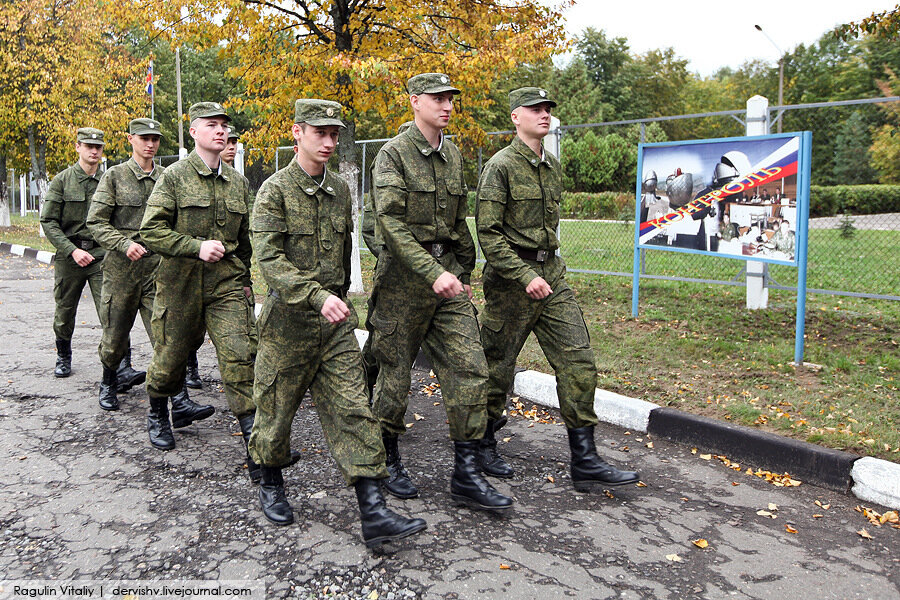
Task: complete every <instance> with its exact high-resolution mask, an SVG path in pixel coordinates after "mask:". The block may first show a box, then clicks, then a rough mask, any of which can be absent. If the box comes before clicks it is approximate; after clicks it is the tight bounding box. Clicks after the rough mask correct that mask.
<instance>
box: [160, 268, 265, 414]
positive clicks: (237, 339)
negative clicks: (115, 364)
mask: <svg viewBox="0 0 900 600" xmlns="http://www.w3.org/2000/svg"><path fill="white" fill-rule="evenodd" d="M243 274H244V266H243V263H241V262H240V260H239V259H238V258H237V257H236V256H234V255H233V254H229V255H226V256H225V257H224V258H223V259H222V260H220V261H219V262H217V263H206V262H203V261H201V260H200V259H198V258H188V257H163V258H162V259H161V261H160V265H159V271H158V273H157V276H156V299H155V301H154V303H153V316H152V317H151V319H150V329H151V330H152V336H153V358H152V359H151V360H150V366H149V367H148V368H147V393H148V394H149V395H150V396H151V397H155V398H162V397H166V396H174V395H176V394H178V393H179V392H180V391H181V388H182V386H183V385H184V374H185V369H186V367H187V358H188V354H189V353H190V352H191V351H192V350H195V349H197V348H199V347H200V345H201V344H203V335H204V332H207V331H208V332H209V337H210V339H211V340H212V342H213V344H214V345H215V347H216V357H217V358H218V360H219V372H220V373H221V374H222V383H223V385H224V387H225V398H226V400H228V407H229V408H230V409H231V412H232V413H234V415H235V416H237V417H242V416H244V415H247V414H250V413H252V412H253V411H254V408H255V407H254V404H253V359H254V356H255V355H256V327H255V325H254V320H253V319H254V317H253V309H254V307H253V302H252V301H251V300H249V299H248V298H247V297H246V296H245V295H244V290H243V284H242V277H243Z"/></svg>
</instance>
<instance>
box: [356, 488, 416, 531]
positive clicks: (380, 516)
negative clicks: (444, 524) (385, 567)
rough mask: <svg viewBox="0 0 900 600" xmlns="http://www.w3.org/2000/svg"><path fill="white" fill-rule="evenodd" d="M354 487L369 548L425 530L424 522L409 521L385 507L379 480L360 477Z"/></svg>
mask: <svg viewBox="0 0 900 600" xmlns="http://www.w3.org/2000/svg"><path fill="white" fill-rule="evenodd" d="M354 487H355V488H356V500H357V501H358V502H359V514H360V516H361V517H362V535H363V541H364V542H365V543H366V547H367V548H374V547H376V546H380V545H381V544H383V543H385V542H390V541H393V540H399V539H402V538H405V537H406V536H408V535H412V534H414V533H418V532H420V531H422V530H423V529H425V527H426V525H425V521H424V520H422V519H408V518H406V517H403V516H400V515H398V514H397V513H395V512H394V511H392V510H391V509H389V508H388V507H387V506H385V504H384V496H383V495H382V494H381V486H379V485H378V480H377V479H371V478H368V477H360V478H359V479H357V480H356V483H355V484H354Z"/></svg>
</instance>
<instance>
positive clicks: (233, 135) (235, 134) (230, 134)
mask: <svg viewBox="0 0 900 600" xmlns="http://www.w3.org/2000/svg"><path fill="white" fill-rule="evenodd" d="M239 137H241V136H239V135H238V132H237V129H235V128H234V127H229V128H228V139H229V140H236V139H238V138H239Z"/></svg>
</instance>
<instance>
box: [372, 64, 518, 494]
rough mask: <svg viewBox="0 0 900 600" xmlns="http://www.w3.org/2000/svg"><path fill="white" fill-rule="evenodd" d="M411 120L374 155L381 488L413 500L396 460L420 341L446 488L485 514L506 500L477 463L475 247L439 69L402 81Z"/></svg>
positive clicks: (479, 401)
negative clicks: (450, 459) (446, 428)
mask: <svg viewBox="0 0 900 600" xmlns="http://www.w3.org/2000/svg"><path fill="white" fill-rule="evenodd" d="M407 88H408V91H409V94H410V103H411V105H412V108H413V113H414V115H415V123H414V125H413V126H411V127H410V128H409V129H408V130H407V131H406V132H405V133H403V134H401V135H398V136H397V137H395V138H393V139H392V140H391V141H389V142H388V143H387V144H385V146H384V147H383V148H382V149H381V151H380V152H379V153H378V156H377V157H376V159H375V168H374V173H373V183H374V197H375V213H376V223H377V225H376V231H377V233H378V235H379V236H380V238H381V240H382V242H383V243H384V249H383V250H382V252H381V254H380V255H379V257H378V266H377V269H376V274H375V281H376V285H377V289H375V290H374V291H373V294H377V298H376V301H375V311H374V316H373V317H372V327H373V332H372V336H373V340H372V351H373V353H374V355H375V357H376V358H377V360H378V368H379V372H378V379H377V382H376V384H375V390H374V398H373V409H374V412H375V416H376V417H378V419H379V420H380V421H381V429H382V435H383V439H384V446H385V450H386V452H387V466H388V472H389V473H390V478H389V479H388V480H387V482H386V483H385V489H387V491H388V492H390V493H391V494H393V495H395V496H398V497H400V498H413V497H415V496H417V495H418V493H419V492H418V489H417V488H416V487H415V485H414V484H413V482H412V480H411V479H410V478H409V475H408V473H407V472H406V469H405V468H404V466H403V463H402V461H401V458H400V451H399V447H398V436H399V435H400V434H401V433H403V432H404V431H406V426H405V425H404V414H405V413H406V408H407V403H408V394H409V384H410V369H411V367H412V364H413V361H414V360H415V356H416V353H417V352H418V350H419V347H420V346H421V347H422V348H423V350H424V351H425V354H426V355H427V356H428V358H429V359H430V360H431V362H432V364H433V365H434V370H435V372H436V373H437V376H438V379H439V381H440V383H441V389H442V391H443V395H444V403H445V406H446V410H447V417H448V420H449V423H450V437H451V438H452V439H453V443H454V450H455V468H454V470H453V477H452V479H451V481H450V493H451V496H452V497H453V499H454V500H455V501H456V502H457V503H460V504H467V505H469V506H471V507H473V508H480V509H484V510H489V511H503V510H507V509H509V508H511V507H512V499H510V498H508V497H506V496H504V495H502V494H500V493H499V492H497V491H496V490H495V489H494V488H493V487H492V486H491V484H490V483H488V482H487V480H485V479H484V477H482V475H481V473H480V471H479V470H478V465H477V459H478V450H479V444H480V440H481V438H482V437H483V436H484V430H485V425H486V410H485V404H486V397H485V391H486V390H485V386H486V383H487V363H486V361H485V358H484V352H483V351H482V349H481V344H480V343H479V341H480V339H479V334H478V323H477V321H476V319H475V307H474V305H473V304H472V300H471V296H472V290H471V287H470V285H469V277H470V274H471V272H472V269H473V268H474V267H475V244H474V242H473V241H472V236H471V234H470V233H469V229H468V227H467V225H466V185H465V182H464V180H463V171H462V156H461V155H460V152H459V150H458V149H457V148H456V146H454V145H453V143H452V142H450V141H449V140H447V139H446V138H445V137H444V134H443V129H444V128H445V127H446V126H447V124H448V123H449V122H450V114H451V113H452V112H453V98H454V95H455V94H458V93H459V90H458V89H456V88H455V87H453V86H452V85H450V78H449V77H447V76H446V75H444V74H442V73H423V74H420V75H416V76H415V77H412V78H411V79H410V80H409V81H408V82H407Z"/></svg>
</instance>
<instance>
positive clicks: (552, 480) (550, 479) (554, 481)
mask: <svg viewBox="0 0 900 600" xmlns="http://www.w3.org/2000/svg"><path fill="white" fill-rule="evenodd" d="M547 481H549V482H550V483H556V480H555V479H553V475H547Z"/></svg>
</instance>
